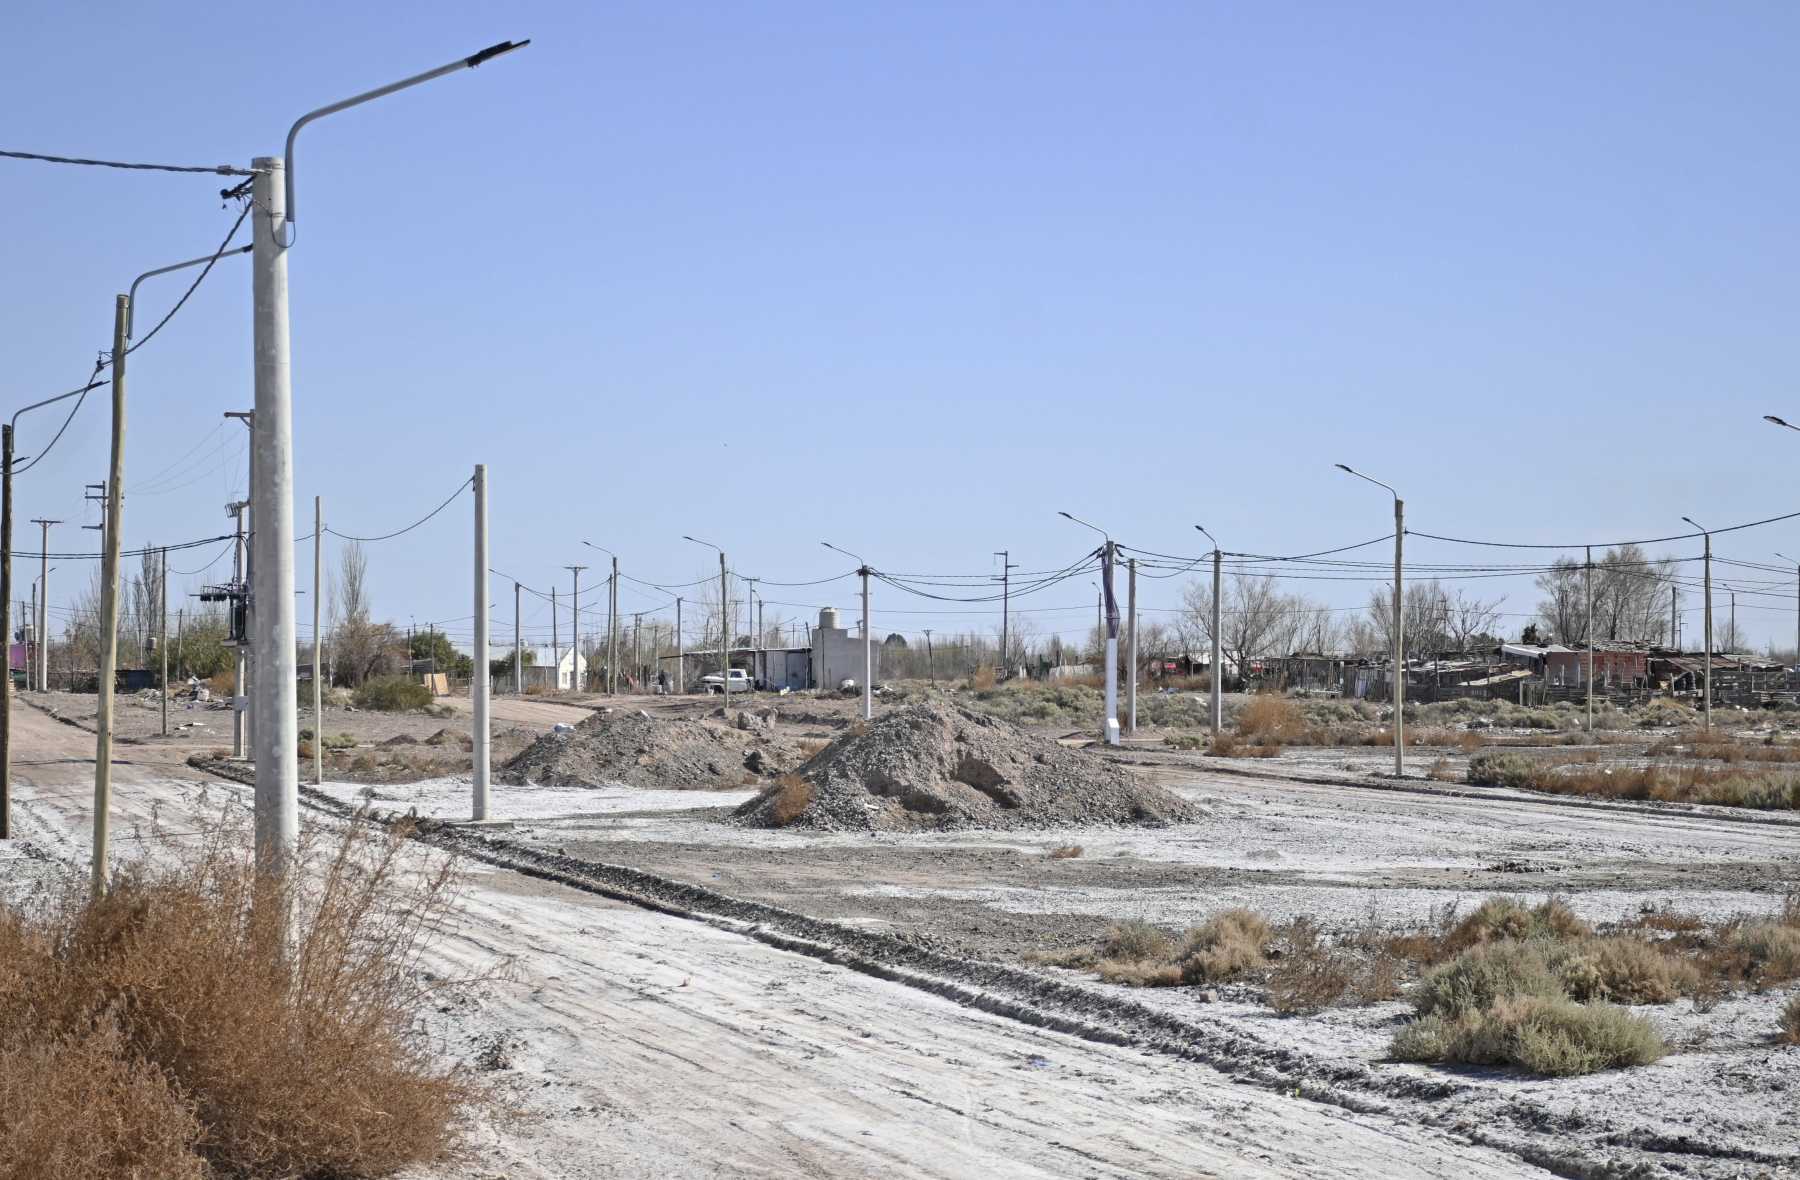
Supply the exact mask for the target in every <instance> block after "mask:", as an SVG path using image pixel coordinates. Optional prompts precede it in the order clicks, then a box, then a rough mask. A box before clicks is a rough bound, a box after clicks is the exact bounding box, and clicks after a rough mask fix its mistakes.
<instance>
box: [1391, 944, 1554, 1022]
mask: <svg viewBox="0 0 1800 1180" xmlns="http://www.w3.org/2000/svg"><path fill="white" fill-rule="evenodd" d="M1511 996H1541V997H1544V998H1547V999H1561V998H1563V987H1562V981H1561V980H1560V979H1559V978H1558V977H1557V972H1556V970H1555V968H1554V967H1553V966H1552V965H1551V963H1550V960H1549V957H1548V956H1547V955H1546V953H1545V949H1544V947H1542V946H1540V945H1538V944H1537V943H1530V942H1511V941H1509V942H1497V943H1492V944H1489V945H1486V946H1477V947H1474V948H1473V949H1470V950H1466V951H1464V952H1463V953H1462V954H1460V955H1458V956H1457V957H1456V958H1455V959H1453V960H1451V961H1450V962H1448V963H1445V964H1444V965H1443V966H1442V967H1437V968H1434V969H1433V970H1431V971H1430V972H1428V973H1427V974H1426V975H1425V978H1423V979H1421V980H1419V982H1418V983H1417V984H1416V985H1414V987H1413V990H1412V994H1411V997H1410V998H1411V1000H1412V1005H1413V1008H1414V1009H1415V1010H1417V1011H1418V1013H1419V1015H1420V1016H1432V1015H1439V1016H1442V1017H1444V1018H1445V1019H1448V1020H1455V1019H1457V1018H1459V1017H1462V1016H1466V1015H1468V1014H1470V1013H1475V1012H1480V1011H1483V1010H1485V1009H1487V1008H1489V1007H1491V1006H1492V1005H1493V1003H1494V1002H1495V1001H1496V1000H1500V999H1505V998H1507V997H1511Z"/></svg>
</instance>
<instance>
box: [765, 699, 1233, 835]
mask: <svg viewBox="0 0 1800 1180" xmlns="http://www.w3.org/2000/svg"><path fill="white" fill-rule="evenodd" d="M1202 814H1203V813H1202V812H1201V811H1200V809H1199V808H1197V807H1195V806H1194V805H1192V804H1190V803H1188V802H1187V801H1185V800H1183V799H1181V798H1179V797H1178V796H1176V795H1173V794H1171V793H1169V792H1168V791H1165V790H1163V789H1162V788H1161V787H1156V786H1152V785H1150V784H1148V783H1143V782H1139V781H1138V780H1137V779H1135V778H1134V777H1132V775H1131V774H1130V773H1129V772H1128V771H1126V770H1125V769H1124V768H1123V767H1121V766H1119V765H1118V764H1117V763H1115V762H1113V761H1111V760H1109V759H1107V758H1104V757H1102V756H1101V755H1098V754H1092V753H1088V752H1087V751H1084V750H1070V749H1066V748H1064V747H1062V746H1059V745H1058V744H1057V743H1056V742H1055V741H1054V740H1053V739H1050V738H1046V737H1040V736H1038V735H1036V734H1033V733H1029V732H1027V731H1026V730H1023V729H1020V728H1019V727H1018V726H1016V725H1012V724H1009V723H1008V722H1005V721H1001V720H999V719H997V718H994V717H989V716H987V715H985V714H981V713H975V712H971V711H970V710H968V709H963V708H959V707H957V706H955V705H942V704H918V705H909V706H907V707H906V708H903V709H898V710H896V711H894V712H891V713H888V714H886V715H885V716H883V717H880V718H878V719H877V720H875V721H874V722H871V723H870V724H869V726H868V727H867V729H866V730H863V731H862V732H853V733H851V734H848V735H846V736H844V737H841V738H839V739H838V740H837V741H834V742H832V743H831V745H829V746H827V747H826V748H825V749H823V750H821V751H820V752H819V753H818V754H817V755H816V756H815V757H814V758H812V760H811V761H809V762H807V763H806V764H805V765H804V766H802V767H801V768H800V769H799V770H798V771H797V772H796V773H795V774H794V775H792V776H789V777H788V778H787V779H786V780H785V781H784V782H782V783H779V784H776V785H775V786H772V787H770V788H769V789H768V790H767V791H765V792H764V793H763V794H761V795H759V796H758V797H757V798H755V799H752V800H750V801H749V802H748V803H746V804H744V805H743V806H742V807H740V808H738V810H737V812H736V817H737V819H738V821H739V822H741V823H745V824H750V825H753V826H757V827H783V826H790V825H791V826H795V827H803V828H813V829H819V830H825V831H913V830H918V829H940V830H945V829H954V828H1001V829H1030V828H1068V827H1091V826H1098V825H1109V824H1139V825H1150V826H1160V825H1163V824H1170V823H1181V822H1186V821H1190V820H1195V819H1199V818H1201V816H1202Z"/></svg>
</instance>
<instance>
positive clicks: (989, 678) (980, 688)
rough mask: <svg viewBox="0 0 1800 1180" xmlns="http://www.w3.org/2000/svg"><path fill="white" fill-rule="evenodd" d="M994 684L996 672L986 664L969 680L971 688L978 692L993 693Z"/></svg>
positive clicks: (976, 670)
mask: <svg viewBox="0 0 1800 1180" xmlns="http://www.w3.org/2000/svg"><path fill="white" fill-rule="evenodd" d="M994 683H995V680H994V670H993V668H991V667H989V666H988V665H986V664H983V665H982V666H981V667H979V668H977V669H975V675H973V676H971V677H970V678H969V687H970V688H972V689H974V690H975V691H976V692H991V691H993V688H994Z"/></svg>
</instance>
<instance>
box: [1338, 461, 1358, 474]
mask: <svg viewBox="0 0 1800 1180" xmlns="http://www.w3.org/2000/svg"><path fill="white" fill-rule="evenodd" d="M1332 466H1333V467H1335V468H1337V469H1338V470H1339V471H1346V472H1349V473H1350V474H1351V475H1355V474H1356V472H1354V471H1351V469H1350V468H1349V466H1347V465H1346V464H1343V463H1333V464H1332Z"/></svg>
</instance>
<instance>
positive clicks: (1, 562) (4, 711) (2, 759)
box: [0, 422, 13, 840]
mask: <svg viewBox="0 0 1800 1180" xmlns="http://www.w3.org/2000/svg"><path fill="white" fill-rule="evenodd" d="M12 467H13V424H12V423H11V422H8V423H6V424H5V425H3V426H0V473H4V475H5V479H6V496H5V502H4V503H0V643H3V644H4V645H5V646H6V661H5V663H6V680H5V682H4V683H0V840H8V839H11V838H12V698H13V684H12V523H13V506H12Z"/></svg>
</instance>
